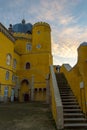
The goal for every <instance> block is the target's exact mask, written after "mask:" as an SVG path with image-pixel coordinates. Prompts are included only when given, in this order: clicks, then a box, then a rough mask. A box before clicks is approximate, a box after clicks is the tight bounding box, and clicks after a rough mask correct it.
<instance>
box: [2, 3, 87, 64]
mask: <svg viewBox="0 0 87 130" xmlns="http://www.w3.org/2000/svg"><path fill="white" fill-rule="evenodd" d="M23 18H24V19H25V20H26V22H30V23H32V24H34V23H36V22H38V21H45V22H47V23H49V24H50V26H51V29H52V33H51V36H52V53H53V61H54V64H60V65H61V64H63V63H69V64H70V65H72V66H73V65H75V64H76V62H77V48H78V47H79V45H80V43H82V42H84V41H87V0H0V22H1V23H2V24H4V25H5V26H6V27H8V26H9V24H10V23H11V24H15V23H19V22H21V20H22V19H23Z"/></svg>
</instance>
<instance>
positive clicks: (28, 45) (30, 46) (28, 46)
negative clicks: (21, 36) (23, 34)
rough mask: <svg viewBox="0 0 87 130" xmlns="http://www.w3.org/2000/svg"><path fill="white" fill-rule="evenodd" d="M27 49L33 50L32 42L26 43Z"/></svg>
mask: <svg viewBox="0 0 87 130" xmlns="http://www.w3.org/2000/svg"><path fill="white" fill-rule="evenodd" d="M26 50H27V51H31V50H32V45H31V44H30V43H27V44H26Z"/></svg>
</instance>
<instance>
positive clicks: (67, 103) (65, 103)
mask: <svg viewBox="0 0 87 130" xmlns="http://www.w3.org/2000/svg"><path fill="white" fill-rule="evenodd" d="M62 103H63V105H70V104H71V105H74V104H77V105H78V102H62Z"/></svg>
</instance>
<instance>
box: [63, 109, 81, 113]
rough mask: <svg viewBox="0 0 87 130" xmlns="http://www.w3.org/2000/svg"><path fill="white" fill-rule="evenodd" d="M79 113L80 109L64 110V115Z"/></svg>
mask: <svg viewBox="0 0 87 130" xmlns="http://www.w3.org/2000/svg"><path fill="white" fill-rule="evenodd" d="M70 112H71V113H73V112H74V113H81V112H82V111H81V109H64V113H70Z"/></svg>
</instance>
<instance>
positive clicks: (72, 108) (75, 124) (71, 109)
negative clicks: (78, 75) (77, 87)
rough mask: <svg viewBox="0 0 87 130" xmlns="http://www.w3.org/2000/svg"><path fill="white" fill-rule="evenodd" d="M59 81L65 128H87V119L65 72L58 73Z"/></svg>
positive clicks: (84, 129) (83, 129)
mask: <svg viewBox="0 0 87 130" xmlns="http://www.w3.org/2000/svg"><path fill="white" fill-rule="evenodd" d="M56 78H57V83H58V87H59V91H60V96H61V99H62V104H63V111H64V128H65V129H69V130H71V129H76V130H78V129H82V130H87V120H86V118H85V115H84V114H83V112H82V110H81V108H80V106H79V104H78V102H77V100H76V98H75V96H74V94H73V92H72V90H71V88H70V87H69V85H68V83H67V80H66V78H65V76H64V74H63V73H56Z"/></svg>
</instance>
